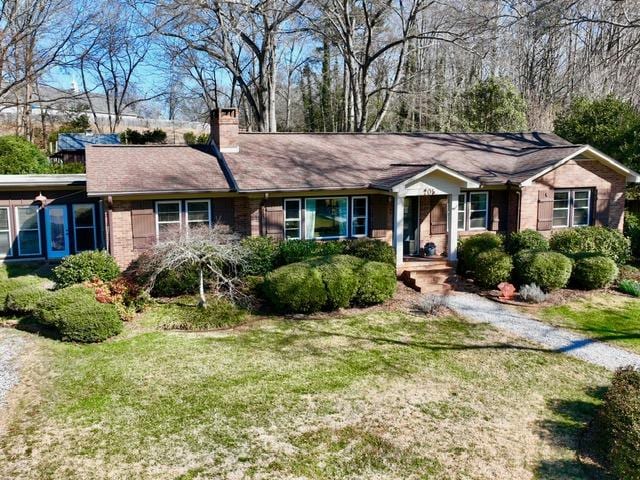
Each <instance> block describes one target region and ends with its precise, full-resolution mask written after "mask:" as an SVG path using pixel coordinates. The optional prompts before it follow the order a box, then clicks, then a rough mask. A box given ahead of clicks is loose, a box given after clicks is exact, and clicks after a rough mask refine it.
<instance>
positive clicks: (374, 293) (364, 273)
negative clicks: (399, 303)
mask: <svg viewBox="0 0 640 480" xmlns="http://www.w3.org/2000/svg"><path fill="white" fill-rule="evenodd" d="M357 275H358V279H359V283H358V291H357V293H356V296H355V298H354V302H355V303H357V304H358V305H374V304H376V303H382V302H384V301H385V300H388V299H390V298H391V297H392V296H393V294H394V292H395V291H396V281H397V279H396V269H395V267H393V266H391V265H389V264H388V263H382V262H365V263H364V264H363V265H362V267H360V269H359V270H358V272H357Z"/></svg>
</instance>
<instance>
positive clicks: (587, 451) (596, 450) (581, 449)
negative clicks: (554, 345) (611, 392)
mask: <svg viewBox="0 0 640 480" xmlns="http://www.w3.org/2000/svg"><path fill="white" fill-rule="evenodd" d="M605 392H606V388H604V387H599V388H594V389H589V390H588V391H587V392H586V393H587V394H588V395H589V397H591V398H592V401H589V400H586V401H585V400H565V399H561V400H558V399H555V400H549V401H548V402H547V407H548V408H549V409H550V410H551V411H552V412H553V414H554V415H553V418H552V419H547V420H544V421H542V422H540V423H539V424H538V426H539V427H540V429H541V436H542V437H543V438H544V439H546V440H547V441H549V442H553V443H555V444H556V445H559V446H562V447H564V448H567V449H569V450H571V451H573V452H575V458H573V459H562V460H556V461H548V460H543V461H541V462H540V464H539V465H538V466H537V468H536V474H537V477H539V478H549V479H551V478H575V479H585V478H586V479H594V480H611V479H613V477H612V476H610V475H609V473H608V472H607V470H606V468H605V467H604V466H603V464H604V462H603V458H604V453H605V452H604V447H603V445H602V441H601V436H600V434H599V432H598V427H597V421H596V418H597V417H596V416H597V412H598V408H599V405H600V401H601V400H602V398H603V396H604V394H605Z"/></svg>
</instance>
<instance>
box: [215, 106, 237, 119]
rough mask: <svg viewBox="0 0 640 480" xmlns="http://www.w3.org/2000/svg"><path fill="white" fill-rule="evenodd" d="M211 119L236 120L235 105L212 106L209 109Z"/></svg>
mask: <svg viewBox="0 0 640 480" xmlns="http://www.w3.org/2000/svg"><path fill="white" fill-rule="evenodd" d="M211 119H212V120H214V119H215V120H231V121H236V122H237V121H238V109H237V108H235V107H227V108H214V109H213V110H211Z"/></svg>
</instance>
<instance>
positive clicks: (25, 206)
mask: <svg viewBox="0 0 640 480" xmlns="http://www.w3.org/2000/svg"><path fill="white" fill-rule="evenodd" d="M21 208H32V209H35V210H36V224H37V225H38V252H37V253H22V249H21V248H20V231H21V229H20V214H19V213H18V212H19V209H21ZM15 214H16V240H17V242H18V256H20V257H37V256H40V255H42V233H41V229H40V209H39V208H38V207H35V206H33V205H21V206H16V207H15ZM34 230H35V229H33V228H29V229H26V230H25V231H27V232H33V231H34Z"/></svg>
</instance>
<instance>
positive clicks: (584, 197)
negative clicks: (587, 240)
mask: <svg viewBox="0 0 640 480" xmlns="http://www.w3.org/2000/svg"><path fill="white" fill-rule="evenodd" d="M590 221H591V190H588V189H581V190H556V191H555V192H554V193H553V226H554V227H557V228H562V227H585V226H587V225H589V223H590Z"/></svg>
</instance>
